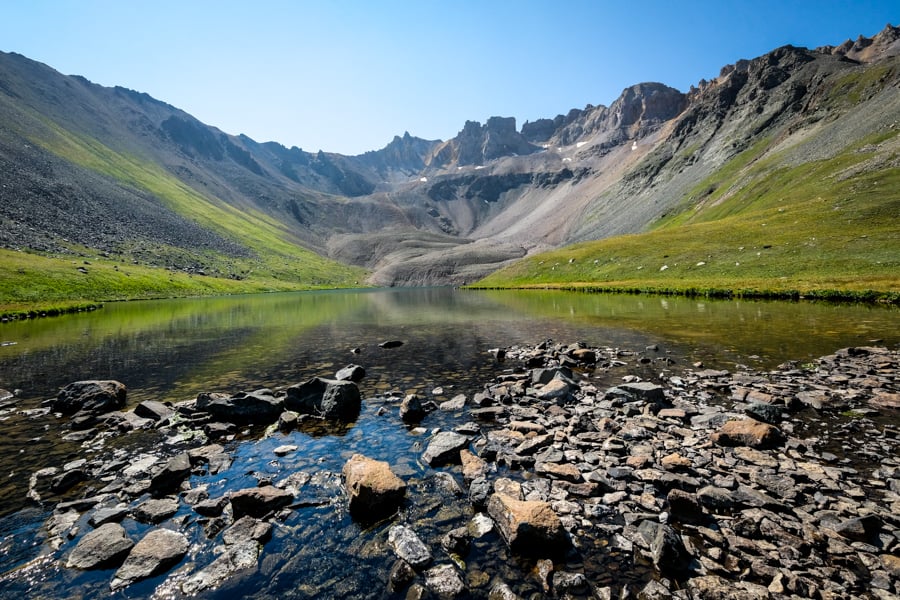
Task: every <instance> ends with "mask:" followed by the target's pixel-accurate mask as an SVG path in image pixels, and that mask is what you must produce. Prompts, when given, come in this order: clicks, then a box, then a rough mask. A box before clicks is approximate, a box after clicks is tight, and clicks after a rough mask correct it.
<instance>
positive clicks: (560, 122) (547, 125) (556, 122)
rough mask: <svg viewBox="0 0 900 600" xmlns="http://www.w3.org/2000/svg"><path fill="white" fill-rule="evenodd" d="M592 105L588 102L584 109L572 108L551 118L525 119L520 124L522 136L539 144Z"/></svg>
mask: <svg viewBox="0 0 900 600" xmlns="http://www.w3.org/2000/svg"><path fill="white" fill-rule="evenodd" d="M593 108H594V107H593V106H592V105H590V104H588V105H587V106H586V107H585V109H584V110H580V109H578V108H573V109H572V110H570V111H569V112H568V113H567V114H565V115H556V117H555V118H553V119H538V120H537V121H534V122H531V123H529V122H528V121H525V123H523V124H522V137H524V138H525V139H526V140H528V141H529V142H531V143H533V144H540V143H543V142H546V141H548V140H549V139H550V138H552V137H553V136H554V135H555V134H556V132H558V131H559V130H560V129H562V128H563V127H565V126H566V125H568V124H570V123H572V122H573V121H575V120H576V119H578V118H579V117H581V115H583V114H584V113H585V112H586V111H589V110H592V109H593Z"/></svg>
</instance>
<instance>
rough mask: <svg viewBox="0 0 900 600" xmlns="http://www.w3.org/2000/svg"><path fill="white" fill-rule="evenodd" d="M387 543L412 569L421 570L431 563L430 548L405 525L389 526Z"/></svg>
mask: <svg viewBox="0 0 900 600" xmlns="http://www.w3.org/2000/svg"><path fill="white" fill-rule="evenodd" d="M388 543H389V544H390V545H391V548H393V549H394V554H396V555H397V557H398V558H402V559H403V560H405V561H406V562H407V563H409V565H410V566H411V567H412V568H413V569H416V570H421V569H424V568H425V567H427V566H428V565H429V564H431V560H432V556H431V550H429V549H428V546H426V545H425V543H424V542H422V540H421V539H419V536H417V535H416V532H415V531H413V530H412V529H410V528H409V527H407V526H405V525H394V526H393V527H391V529H390V531H388Z"/></svg>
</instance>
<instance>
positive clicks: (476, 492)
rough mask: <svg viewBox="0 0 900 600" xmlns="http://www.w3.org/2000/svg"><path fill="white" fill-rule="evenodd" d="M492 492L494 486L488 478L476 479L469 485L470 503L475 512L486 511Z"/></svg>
mask: <svg viewBox="0 0 900 600" xmlns="http://www.w3.org/2000/svg"><path fill="white" fill-rule="evenodd" d="M492 491H493V486H492V485H491V482H490V481H488V480H487V478H485V477H476V478H475V479H473V480H472V483H470V484H469V502H471V503H472V506H473V507H474V508H475V510H484V508H485V507H486V506H487V501H488V498H489V497H490V495H491V492H492Z"/></svg>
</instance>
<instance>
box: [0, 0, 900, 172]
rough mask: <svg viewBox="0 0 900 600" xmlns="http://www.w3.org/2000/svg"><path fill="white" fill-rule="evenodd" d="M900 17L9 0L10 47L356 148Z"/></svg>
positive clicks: (809, 5) (244, 126) (241, 126)
mask: <svg viewBox="0 0 900 600" xmlns="http://www.w3.org/2000/svg"><path fill="white" fill-rule="evenodd" d="M887 23H892V24H894V25H897V24H898V23H900V4H898V3H897V0H890V1H880V0H879V1H876V0H871V1H865V0H861V1H854V2H850V1H843V2H839V1H834V0H806V1H798V0H777V1H770V0H755V1H752V2H737V1H728V0H718V1H705V0H704V1H694V2H691V1H677V0H665V1H644V2H641V1H632V2H623V1H621V0H616V1H614V2H610V1H606V0H593V1H591V0H551V1H539V0H519V1H505V0H494V1H492V0H478V1H468V0H460V1H456V2H453V1H443V2H437V1H428V0H419V1H393V0H368V1H356V0H322V1H318V2H313V1H304V0H294V1H278V0H271V1H269V0H257V1H255V2H247V1H244V2H232V1H229V0H217V1H203V0H194V1H189V0H181V1H170V0H155V1H152V2H151V1H149V0H146V1H138V0H134V1H124V0H78V1H75V0H67V1H63V0H56V1H51V0H22V1H15V0H0V50H4V51H7V52H18V53H20V54H24V55H25V56H28V57H29V58H32V59H35V60H38V61H40V62H43V63H46V64H48V65H50V66H51V67H53V68H55V69H57V70H58V71H60V72H62V73H65V74H77V75H83V76H84V77H87V78H88V79H90V80H91V81H94V82H95V83H99V84H102V85H107V86H112V85H121V86H124V87H128V88H131V89H135V90H138V91H141V92H146V93H148V94H150V95H152V96H154V97H156V98H158V99H160V100H163V101H166V102H168V103H170V104H173V105H175V106H177V107H179V108H181V109H184V110H185V111H187V112H189V113H191V114H193V115H194V116H195V117H197V118H198V119H200V120H201V121H203V122H205V123H208V124H210V125H215V126H217V127H219V128H220V129H222V130H224V131H226V132H228V133H231V134H239V133H245V134H247V135H249V136H250V137H252V138H254V139H255V140H257V141H260V142H262V141H270V140H274V141H277V142H280V143H282V144H285V145H286V146H299V147H301V148H303V149H304V150H307V151H311V152H315V151H317V150H319V149H322V150H325V151H328V152H340V153H342V154H359V153H362V152H364V151H366V150H376V149H378V148H382V147H383V146H385V145H386V144H387V143H388V142H389V141H390V140H391V139H392V138H393V136H394V135H398V134H400V135H402V134H403V132H404V131H409V133H410V134H412V135H415V136H419V137H423V138H427V139H448V138H450V137H453V136H454V135H456V133H457V132H458V131H459V130H460V129H462V126H463V124H464V123H465V121H466V120H475V121H481V122H482V123H483V122H484V121H486V120H487V118H488V117H490V116H494V115H497V116H505V117H510V116H512V117H516V119H517V124H518V125H519V126H520V127H521V125H522V123H523V122H524V121H526V120H530V121H533V120H536V119H539V118H542V117H549V118H552V117H554V116H555V115H557V114H560V113H565V112H567V111H568V110H569V109H570V108H583V107H584V106H585V105H587V104H594V105H597V104H606V105H608V104H610V103H611V102H612V101H613V100H615V99H616V98H617V97H618V96H619V94H620V93H621V92H622V90H623V89H624V88H625V87H627V86H629V85H632V84H635V83H640V82H644V81H659V82H662V83H665V84H668V85H671V86H673V87H676V88H678V89H680V90H682V91H686V90H687V89H688V88H689V87H690V86H691V84H695V83H697V82H698V81H699V80H700V79H703V78H705V79H711V78H713V77H715V76H716V75H718V73H719V69H720V68H721V67H722V66H723V65H726V64H729V63H733V62H735V61H736V60H738V59H740V58H753V57H755V56H759V55H760V54H764V53H765V52H768V51H769V50H772V49H774V48H776V47H778V46H781V45H784V44H794V45H797V46H806V47H811V48H812V47H816V46H821V45H825V44H839V43H841V42H842V41H844V40H846V39H847V38H853V39H855V38H856V37H857V36H858V35H860V34H863V35H866V36H872V35H874V34H876V33H877V32H878V31H880V30H881V29H883V28H884V26H885V24H887Z"/></svg>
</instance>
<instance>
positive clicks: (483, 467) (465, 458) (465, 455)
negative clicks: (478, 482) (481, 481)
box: [459, 448, 487, 481]
mask: <svg viewBox="0 0 900 600" xmlns="http://www.w3.org/2000/svg"><path fill="white" fill-rule="evenodd" d="M459 458H460V460H461V461H462V471H463V478H464V479H465V480H466V481H472V480H473V479H475V478H476V477H481V476H482V475H484V474H485V473H487V463H486V462H484V461H483V460H482V459H481V458H480V457H478V456H476V455H475V454H473V453H472V452H470V451H469V450H466V449H465V448H463V449H462V450H460V451H459Z"/></svg>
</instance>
